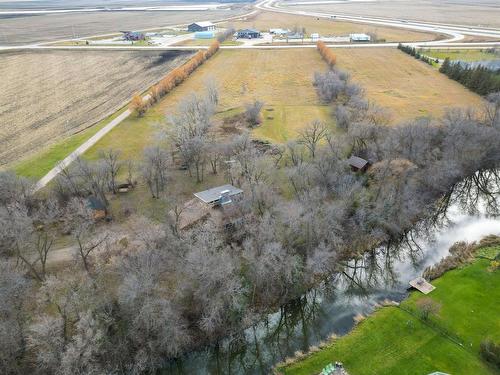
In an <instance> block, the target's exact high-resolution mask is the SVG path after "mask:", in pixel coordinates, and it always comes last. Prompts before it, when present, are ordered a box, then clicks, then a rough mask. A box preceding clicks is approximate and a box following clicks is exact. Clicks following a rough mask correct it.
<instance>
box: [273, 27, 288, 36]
mask: <svg viewBox="0 0 500 375" xmlns="http://www.w3.org/2000/svg"><path fill="white" fill-rule="evenodd" d="M289 32H290V30H285V29H269V34H272V35H277V36H283V35H286V34H288V33H289Z"/></svg>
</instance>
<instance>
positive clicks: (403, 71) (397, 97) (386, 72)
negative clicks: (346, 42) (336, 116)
mask: <svg viewBox="0 0 500 375" xmlns="http://www.w3.org/2000/svg"><path fill="white" fill-rule="evenodd" d="M335 52H336V54H337V61H338V66H339V68H341V69H344V70H347V71H348V72H349V73H350V74H351V75H352V77H353V79H354V81H356V82H358V83H360V84H361V85H362V86H363V87H364V88H365V90H366V94H367V96H368V98H369V99H371V100H373V101H374V102H375V103H377V104H378V105H380V106H382V107H384V108H387V109H389V110H390V111H391V112H392V115H393V119H394V120H395V121H398V120H408V119H412V118H415V117H421V116H435V117H438V116H441V115H443V114H444V112H445V111H446V109H449V108H454V107H462V108H464V107H476V108H481V107H482V99H481V98H480V97H479V96H478V95H476V94H474V93H472V92H470V91H468V90H467V89H465V88H464V87H463V86H462V85H460V84H459V83H457V82H454V81H452V80H450V79H448V78H447V77H446V76H444V75H443V74H440V73H439V72H438V71H437V70H436V69H434V68H432V67H430V66H429V65H427V64H425V63H423V62H421V61H418V60H415V59H414V58H412V57H410V56H408V55H406V54H404V53H402V52H400V51H397V50H392V49H391V50H389V49H370V50H367V49H363V50H362V49H337V50H335Z"/></svg>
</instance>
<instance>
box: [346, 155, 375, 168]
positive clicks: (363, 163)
mask: <svg viewBox="0 0 500 375" xmlns="http://www.w3.org/2000/svg"><path fill="white" fill-rule="evenodd" d="M347 162H348V163H349V165H350V166H351V169H352V170H353V171H355V172H358V171H361V172H365V171H366V170H367V169H368V167H369V166H370V162H369V161H368V160H365V159H363V158H360V157H359V156H354V155H353V156H351V157H350V158H349V159H348V160H347Z"/></svg>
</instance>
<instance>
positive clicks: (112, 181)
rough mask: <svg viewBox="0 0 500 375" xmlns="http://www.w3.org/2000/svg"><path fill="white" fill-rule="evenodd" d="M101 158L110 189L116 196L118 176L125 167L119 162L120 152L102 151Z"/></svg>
mask: <svg viewBox="0 0 500 375" xmlns="http://www.w3.org/2000/svg"><path fill="white" fill-rule="evenodd" d="M99 157H100V158H101V159H102V160H103V163H104V168H105V173H106V175H107V177H108V189H109V190H110V191H111V192H112V193H113V194H116V176H118V173H119V172H120V169H121V168H122V165H123V163H122V162H121V161H120V160H119V159H120V151H115V150H113V149H109V150H106V151H100V152H99Z"/></svg>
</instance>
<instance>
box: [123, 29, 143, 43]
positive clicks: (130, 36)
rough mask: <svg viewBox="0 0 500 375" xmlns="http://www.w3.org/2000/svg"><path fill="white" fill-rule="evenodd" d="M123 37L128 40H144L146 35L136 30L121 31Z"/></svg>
mask: <svg viewBox="0 0 500 375" xmlns="http://www.w3.org/2000/svg"><path fill="white" fill-rule="evenodd" d="M122 33H123V39H125V40H129V41H138V40H145V39H146V35H144V34H143V33H140V32H137V31H122Z"/></svg>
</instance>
